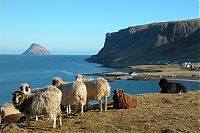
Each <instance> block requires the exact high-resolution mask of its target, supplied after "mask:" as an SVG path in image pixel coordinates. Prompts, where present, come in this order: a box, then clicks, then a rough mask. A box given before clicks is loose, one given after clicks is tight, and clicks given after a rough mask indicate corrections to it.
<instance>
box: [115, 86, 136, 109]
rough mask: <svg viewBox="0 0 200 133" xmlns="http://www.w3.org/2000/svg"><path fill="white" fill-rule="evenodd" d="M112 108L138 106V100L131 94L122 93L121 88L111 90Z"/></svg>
mask: <svg viewBox="0 0 200 133" xmlns="http://www.w3.org/2000/svg"><path fill="white" fill-rule="evenodd" d="M113 93H114V95H113V109H128V108H135V107H137V106H138V101H137V100H136V99H134V98H133V96H131V95H129V94H127V93H124V92H123V90H121V89H118V88H117V89H116V90H114V91H113Z"/></svg>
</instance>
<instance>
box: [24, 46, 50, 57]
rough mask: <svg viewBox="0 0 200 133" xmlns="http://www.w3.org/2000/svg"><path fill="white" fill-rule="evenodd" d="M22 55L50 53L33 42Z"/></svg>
mask: <svg viewBox="0 0 200 133" xmlns="http://www.w3.org/2000/svg"><path fill="white" fill-rule="evenodd" d="M22 55H50V52H49V51H48V50H47V49H46V48H45V47H43V46H41V45H40V44H37V43H33V44H31V46H30V47H29V48H28V49H27V50H26V51H25V52H23V53H22Z"/></svg>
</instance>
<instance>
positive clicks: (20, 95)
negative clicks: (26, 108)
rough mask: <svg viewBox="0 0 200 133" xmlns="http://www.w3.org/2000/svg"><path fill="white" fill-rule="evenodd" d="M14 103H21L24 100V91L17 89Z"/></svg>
mask: <svg viewBox="0 0 200 133" xmlns="http://www.w3.org/2000/svg"><path fill="white" fill-rule="evenodd" d="M12 95H13V98H12V101H13V104H20V103H21V102H22V101H23V95H24V93H23V92H21V91H15V92H14V93H13V94H12Z"/></svg>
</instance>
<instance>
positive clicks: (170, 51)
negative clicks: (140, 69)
mask: <svg viewBox="0 0 200 133" xmlns="http://www.w3.org/2000/svg"><path fill="white" fill-rule="evenodd" d="M87 60H88V61H89V62H94V63H100V64H103V65H105V66H112V67H115V66H116V67H117V66H130V65H136V64H152V63H157V62H168V61H169V62H175V61H177V62H184V61H191V62H198V61H200V19H199V18H198V19H191V20H181V21H169V22H158V23H151V24H145V25H137V26H133V27H129V28H126V29H122V30H119V31H118V32H113V33H107V34H106V39H105V43H104V47H103V48H102V49H101V50H100V51H99V52H98V54H97V55H92V56H91V57H90V58H89V59H87Z"/></svg>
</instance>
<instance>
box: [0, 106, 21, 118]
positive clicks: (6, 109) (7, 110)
mask: <svg viewBox="0 0 200 133" xmlns="http://www.w3.org/2000/svg"><path fill="white" fill-rule="evenodd" d="M19 113H20V112H19V110H17V109H16V108H15V106H14V105H13V104H11V103H5V104H4V105H3V107H1V110H0V114H1V117H4V116H7V115H11V114H19Z"/></svg>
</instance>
